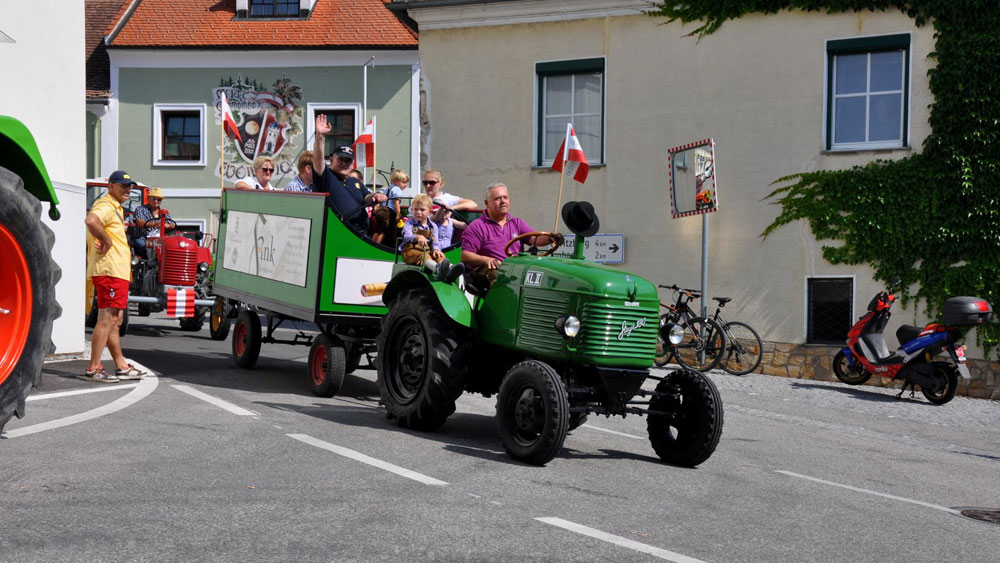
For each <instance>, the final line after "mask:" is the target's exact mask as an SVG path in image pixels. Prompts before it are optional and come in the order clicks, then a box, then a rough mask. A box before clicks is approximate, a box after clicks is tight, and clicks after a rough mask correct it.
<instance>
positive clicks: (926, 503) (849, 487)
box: [775, 470, 962, 515]
mask: <svg viewBox="0 0 1000 563" xmlns="http://www.w3.org/2000/svg"><path fill="white" fill-rule="evenodd" d="M775 472H776V473H781V474H782V475H788V476H790V477H798V478H799V479H805V480H807V481H814V482H816V483H822V484H824V485H830V486H831V487H840V488H842V489H847V490H849V491H855V492H859V493H865V494H869V495H875V496H877V497H882V498H888V499H892V500H898V501H902V502H908V503H910V504H918V505H920V506H926V507H927V508H933V509H935V510H942V511H944V512H947V513H949V514H959V515H961V514H962V513H961V511H958V510H955V509H953V508H948V507H947V506H941V505H937V504H931V503H929V502H922V501H919V500H913V499H908V498H904V497H897V496H896V495H888V494H885V493H880V492H878V491H872V490H869V489H861V488H858V487H852V486H850V485H843V484H841V483H834V482H833V481H827V480H825V479H818V478H816V477H810V476H808V475H800V474H798V473H792V472H791V471H781V470H776V471H775Z"/></svg>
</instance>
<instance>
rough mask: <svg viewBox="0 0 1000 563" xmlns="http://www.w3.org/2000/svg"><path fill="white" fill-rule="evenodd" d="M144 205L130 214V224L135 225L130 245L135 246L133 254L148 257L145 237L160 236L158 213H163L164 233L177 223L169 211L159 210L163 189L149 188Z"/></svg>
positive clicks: (175, 226)
mask: <svg viewBox="0 0 1000 563" xmlns="http://www.w3.org/2000/svg"><path fill="white" fill-rule="evenodd" d="M146 201H148V202H149V203H147V204H146V205H140V206H139V207H137V208H136V210H135V213H134V214H133V215H132V224H133V225H135V229H134V231H133V233H134V234H133V239H132V246H134V247H135V254H136V256H139V257H141V258H148V256H147V255H146V239H147V238H148V237H158V236H160V215H163V230H164V233H167V232H170V231H172V230H174V229H176V228H177V223H175V222H174V218H173V217H171V216H170V213H167V212H166V211H161V210H160V206H161V205H162V204H163V190H161V189H160V188H150V189H149V193H147V194H146Z"/></svg>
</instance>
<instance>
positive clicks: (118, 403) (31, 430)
mask: <svg viewBox="0 0 1000 563" xmlns="http://www.w3.org/2000/svg"><path fill="white" fill-rule="evenodd" d="M136 367H138V365H137V366H136ZM142 369H145V368H142ZM159 383H160V382H159V379H158V378H156V377H147V378H145V379H143V380H142V381H140V382H139V383H137V384H136V387H135V389H132V391H130V392H129V393H128V395H125V396H124V397H119V398H117V399H115V400H114V401H112V402H110V403H108V404H106V405H103V406H100V407H97V408H96V409H93V410H89V411H87V412H83V413H80V414H74V415H73V416H67V417H64V418H60V419H58V420H50V421H48V422H42V423H40V424H33V425H31V426H25V427H23V428H16V429H14V430H7V431H6V432H4V433H3V435H4V436H5V437H7V438H18V437H20V436H27V435H29V434H35V433H37V432H44V431H45V430H52V429H53V428H61V427H63V426H69V425H70V424H76V423H78V422H84V421H87V420H92V419H95V418H97V417H100V416H104V415H106V414H111V413H113V412H116V411H120V410H122V409H124V408H125V407H128V406H130V405H132V404H134V403H137V402H139V401H140V400H142V399H144V398H146V397H147V396H148V395H149V394H150V393H152V392H153V391H154V390H155V389H156V386H157V385H159ZM119 389H120V387H119Z"/></svg>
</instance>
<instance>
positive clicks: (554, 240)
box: [503, 231, 565, 256]
mask: <svg viewBox="0 0 1000 563" xmlns="http://www.w3.org/2000/svg"><path fill="white" fill-rule="evenodd" d="M539 235H544V236H547V237H549V244H548V247H549V249H548V250H546V251H545V253H544V254H542V256H550V255H551V254H552V253H553V252H555V251H556V249H557V248H559V247H560V246H562V244H563V241H564V240H565V239H563V236H562V235H561V234H559V233H555V234H553V233H550V232H548V231H532V232H530V233H524V234H522V235H517V236H516V237H514V238H512V239H510V240H509V241H507V246H505V247H503V253H504V254H506V255H507V256H513V255H514V254H513V253H511V251H510V247H511V245H512V244H514V243H515V242H517V241H519V240H522V239H526V238H529V237H536V236H539Z"/></svg>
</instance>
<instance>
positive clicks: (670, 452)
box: [646, 369, 723, 467]
mask: <svg viewBox="0 0 1000 563" xmlns="http://www.w3.org/2000/svg"><path fill="white" fill-rule="evenodd" d="M655 393H656V394H655V396H654V397H653V399H652V400H651V401H650V402H649V410H650V414H649V419H648V420H647V421H646V430H647V431H648V432H649V442H650V444H652V446H653V450H655V451H656V455H658V456H660V459H662V460H663V461H665V462H667V463H672V464H674V465H680V466H682V467H694V466H696V465H698V464H699V463H701V462H703V461H705V460H706V459H708V458H709V457H711V455H712V452H714V451H715V447H716V446H718V445H719V438H720V437H722V417H723V415H722V397H720V396H719V390H718V389H717V388H716V387H715V384H714V383H712V380H711V379H709V378H708V377H707V376H705V375H703V374H701V373H698V372H696V371H694V370H690V369H679V370H677V371H674V372H671V373H670V374H668V375H667V376H666V377H664V378H663V380H662V381H660V383H659V384H657V386H656V391H655Z"/></svg>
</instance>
